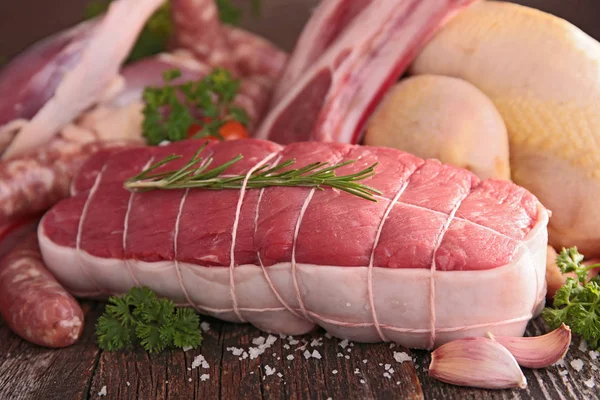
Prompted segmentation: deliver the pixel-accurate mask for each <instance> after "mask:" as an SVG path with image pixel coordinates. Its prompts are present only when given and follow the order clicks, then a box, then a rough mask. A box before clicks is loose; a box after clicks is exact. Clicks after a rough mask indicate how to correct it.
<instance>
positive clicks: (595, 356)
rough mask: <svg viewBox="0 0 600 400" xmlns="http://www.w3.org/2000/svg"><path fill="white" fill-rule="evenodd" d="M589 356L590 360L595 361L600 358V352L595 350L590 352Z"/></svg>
mask: <svg viewBox="0 0 600 400" xmlns="http://www.w3.org/2000/svg"><path fill="white" fill-rule="evenodd" d="M588 354H589V355H590V358H591V359H592V360H594V361H595V360H597V359H598V356H600V352H598V351H594V350H590V352H589V353H588Z"/></svg>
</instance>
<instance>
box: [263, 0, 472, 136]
mask: <svg viewBox="0 0 600 400" xmlns="http://www.w3.org/2000/svg"><path fill="white" fill-rule="evenodd" d="M473 1H474V0H401V1H398V0H377V1H373V2H371V3H370V4H368V5H367V6H366V7H364V8H363V9H362V11H360V12H359V13H358V14H357V15H356V16H355V17H354V18H350V21H347V19H344V18H341V19H340V20H341V21H342V22H346V23H348V22H349V25H348V26H347V27H345V29H343V30H342V33H340V34H339V35H337V39H335V40H334V41H333V43H332V44H331V45H330V46H329V47H328V48H327V50H325V52H324V53H323V54H322V55H321V56H320V57H318V58H317V60H316V61H315V62H314V63H312V64H311V66H310V68H308V69H307V70H305V72H304V73H302V74H301V75H300V76H299V77H297V78H296V82H294V84H293V86H289V85H290V82H289V81H288V78H286V80H285V81H284V82H283V83H282V84H283V85H284V87H283V89H276V93H278V96H279V97H276V105H275V107H273V108H272V109H271V110H269V113H268V114H267V116H266V117H265V120H264V121H263V123H262V124H261V126H260V128H259V130H258V132H257V133H256V135H255V137H257V138H259V139H269V140H273V141H276V142H278V143H282V144H287V143H292V142H296V141H308V140H314V141H323V142H341V143H357V142H358V141H359V139H360V134H361V133H362V128H363V125H364V124H365V121H366V119H367V118H368V116H369V115H370V114H371V112H372V111H373V109H374V108H375V107H376V106H377V103H378V102H379V100H380V99H381V97H382V96H383V95H384V94H385V92H386V90H387V89H388V88H389V87H390V86H391V85H392V84H393V83H394V82H395V81H396V80H397V79H398V78H399V77H400V76H401V75H402V74H403V73H404V71H405V70H406V69H407V68H408V66H409V64H410V63H411V62H412V60H413V59H414V57H415V56H416V55H417V52H418V51H419V50H420V48H421V46H422V45H424V44H425V43H426V41H427V40H428V39H429V38H430V37H431V35H433V33H434V32H435V30H436V29H437V28H438V26H439V25H440V24H442V23H444V22H445V21H447V20H448V19H449V18H450V17H451V16H452V15H454V14H455V13H456V12H458V11H459V10H460V9H461V8H462V7H465V6H467V5H470V4H471V3H472V2H473ZM329 10H330V7H325V5H324V7H322V8H319V11H320V12H326V11H329ZM312 18H313V19H314V18H317V19H320V18H321V15H319V14H315V15H314V16H313V17H312ZM336 22H338V23H340V21H336ZM312 25H313V23H312V22H309V24H308V26H312ZM315 25H321V24H318V23H315ZM336 30H340V29H336ZM303 36H304V34H303ZM320 44H321V43H320V42H317V45H318V46H320ZM306 45H310V44H306ZM297 52H302V53H303V54H304V53H306V54H310V52H309V51H306V50H304V49H303V48H302V47H297V48H296V49H295V50H294V53H297ZM315 55H316V54H313V55H312V56H315ZM292 59H295V56H294V55H292ZM290 68H297V63H296V62H294V63H291V64H290ZM295 71H296V70H295V69H294V71H292V72H291V75H292V78H293V77H294V76H296V75H297V72H295ZM287 74H288V73H287V72H284V77H286V76H287ZM287 87H289V89H287ZM282 91H283V92H285V93H282Z"/></svg>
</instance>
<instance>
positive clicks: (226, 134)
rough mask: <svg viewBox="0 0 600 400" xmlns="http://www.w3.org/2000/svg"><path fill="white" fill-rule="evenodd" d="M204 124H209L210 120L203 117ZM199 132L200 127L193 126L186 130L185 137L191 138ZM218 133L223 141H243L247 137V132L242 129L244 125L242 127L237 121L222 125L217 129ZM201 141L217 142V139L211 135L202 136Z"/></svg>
mask: <svg viewBox="0 0 600 400" xmlns="http://www.w3.org/2000/svg"><path fill="white" fill-rule="evenodd" d="M204 122H205V123H207V122H210V118H208V117H205V118H204ZM201 130H202V126H200V125H198V124H193V125H192V126H190V127H189V129H188V133H187V137H188V138H191V137H193V136H194V135H196V134H197V133H198V132H200V131H201ZM219 133H220V134H221V136H222V137H223V139H225V140H236V139H245V138H247V137H249V135H248V130H247V129H246V128H245V127H244V125H242V124H241V123H240V122H237V121H229V122H227V123H225V124H223V126H222V127H221V128H220V129H219ZM203 139H208V140H219V138H218V137H216V136H212V135H210V136H204V137H203Z"/></svg>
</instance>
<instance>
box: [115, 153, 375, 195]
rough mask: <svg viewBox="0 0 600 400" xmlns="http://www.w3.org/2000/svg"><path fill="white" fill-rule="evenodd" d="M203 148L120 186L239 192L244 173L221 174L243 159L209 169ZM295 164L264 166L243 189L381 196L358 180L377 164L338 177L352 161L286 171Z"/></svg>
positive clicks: (370, 173)
mask: <svg viewBox="0 0 600 400" xmlns="http://www.w3.org/2000/svg"><path fill="white" fill-rule="evenodd" d="M205 147H206V144H204V145H203V146H201V147H200V149H198V151H196V153H195V154H194V155H193V157H192V158H191V159H190V161H188V162H187V163H186V164H185V165H184V166H183V167H182V168H180V169H178V170H171V171H167V172H161V173H154V171H156V170H157V169H158V168H160V167H163V166H165V165H166V164H168V163H170V162H172V161H174V160H177V159H180V158H181V157H182V156H180V155H175V154H172V155H170V156H168V157H166V158H164V159H163V160H161V161H159V162H157V163H155V164H153V165H151V166H149V167H148V168H147V169H145V170H144V171H142V172H141V173H140V174H138V175H136V176H134V177H132V178H130V179H128V180H127V181H126V182H125V185H124V186H125V188H126V189H128V190H132V191H148V190H153V189H163V190H166V189H190V188H199V189H210V190H220V189H240V188H241V187H242V185H243V183H244V180H245V179H246V174H241V175H223V173H224V172H225V171H226V170H227V169H229V167H231V166H232V165H233V164H235V163H237V162H238V161H240V160H241V159H242V158H243V156H242V155H238V156H236V157H233V158H232V159H231V160H229V161H227V162H225V163H223V164H221V165H217V166H214V167H212V168H210V169H209V167H211V165H212V163H213V159H212V157H211V158H208V159H204V158H202V157H200V153H201V152H202V150H204V148H205ZM295 162H296V160H294V159H292V160H288V161H284V162H282V163H279V164H275V165H270V164H265V165H264V166H262V167H260V168H258V169H256V170H255V171H254V172H253V173H252V174H251V175H250V176H249V177H248V180H247V182H246V188H248V189H262V188H266V187H273V186H296V187H312V188H317V189H322V188H323V187H325V186H328V187H331V188H334V189H338V190H342V191H344V192H347V193H350V194H352V195H355V196H358V197H362V198H364V199H366V200H370V201H373V202H377V200H376V198H375V197H374V196H375V195H380V194H381V192H380V191H379V190H377V189H375V188H372V187H370V186H367V185H364V184H362V183H360V181H361V180H364V179H367V178H370V177H372V176H373V175H375V167H376V166H377V163H375V164H373V165H371V166H369V167H367V168H365V169H363V170H361V171H359V172H356V173H353V174H348V175H339V176H338V175H336V170H338V169H340V168H342V167H344V166H346V165H349V164H352V163H354V161H353V160H349V161H345V162H341V163H338V164H335V165H331V166H329V165H328V163H326V162H314V163H311V164H308V165H306V166H304V167H302V168H298V169H286V168H287V167H289V166H291V165H293V164H294V163H295ZM284 169H286V170H284Z"/></svg>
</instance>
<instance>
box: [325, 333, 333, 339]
mask: <svg viewBox="0 0 600 400" xmlns="http://www.w3.org/2000/svg"><path fill="white" fill-rule="evenodd" d="M325 337H326V338H327V339H331V338H332V337H333V336H331V333H329V332H325Z"/></svg>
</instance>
